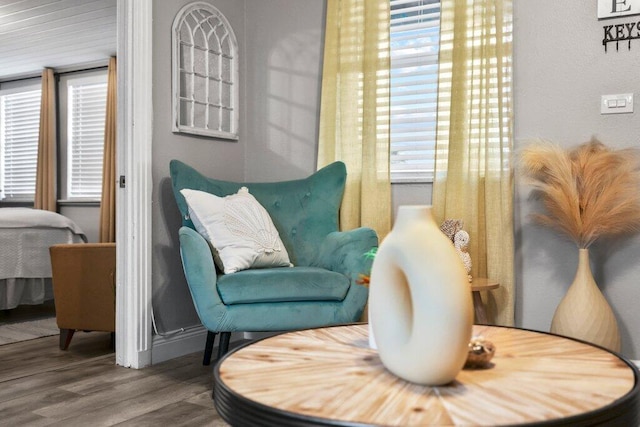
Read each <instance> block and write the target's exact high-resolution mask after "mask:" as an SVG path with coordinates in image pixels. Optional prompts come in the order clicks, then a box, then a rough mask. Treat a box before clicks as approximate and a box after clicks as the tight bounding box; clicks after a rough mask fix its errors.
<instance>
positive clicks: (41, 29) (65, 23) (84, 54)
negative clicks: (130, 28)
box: [0, 0, 117, 80]
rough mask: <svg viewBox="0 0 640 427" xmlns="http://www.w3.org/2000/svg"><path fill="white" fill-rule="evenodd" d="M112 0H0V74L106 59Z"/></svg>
mask: <svg viewBox="0 0 640 427" xmlns="http://www.w3.org/2000/svg"><path fill="white" fill-rule="evenodd" d="M116 5H117V0H0V80H10V79H11V78H15V77H24V76H29V75H39V74H40V73H41V71H42V69H43V68H44V67H51V68H55V69H69V68H73V67H75V66H85V65H87V66H89V65H95V64H97V63H104V64H106V62H107V60H108V58H109V57H110V56H115V54H116V35H117V28H116V16H117V13H116V12H117V9H116Z"/></svg>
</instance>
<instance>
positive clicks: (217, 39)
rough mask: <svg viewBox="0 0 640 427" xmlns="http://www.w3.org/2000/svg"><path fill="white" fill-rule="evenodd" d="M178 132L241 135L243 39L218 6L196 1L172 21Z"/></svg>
mask: <svg viewBox="0 0 640 427" xmlns="http://www.w3.org/2000/svg"><path fill="white" fill-rule="evenodd" d="M172 35H173V57H172V67H173V76H172V79H173V88H172V90H173V132H180V133H190V134H196V135H203V136H210V137H216V138H224V139H233V140H237V139H238V113H239V111H238V81H239V78H238V43H237V41H236V37H235V35H234V33H233V30H232V28H231V25H229V22H228V21H227V19H226V18H225V17H224V15H222V13H220V11H218V10H217V9H216V8H215V7H213V6H211V5H210V4H209V3H205V2H194V3H190V4H188V5H186V6H185V7H183V8H182V9H181V10H180V11H179V12H178V14H177V15H176V18H175V19H174V21H173V30H172Z"/></svg>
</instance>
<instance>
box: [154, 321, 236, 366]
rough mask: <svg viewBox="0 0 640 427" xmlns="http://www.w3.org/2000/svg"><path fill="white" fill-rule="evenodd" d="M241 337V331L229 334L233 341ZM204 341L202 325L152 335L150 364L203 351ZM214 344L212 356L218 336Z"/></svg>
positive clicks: (204, 331)
mask: <svg viewBox="0 0 640 427" xmlns="http://www.w3.org/2000/svg"><path fill="white" fill-rule="evenodd" d="M218 336H219V335H218ZM242 339H244V333H243V332H238V333H236V332H234V333H232V334H231V339H230V340H229V341H230V342H234V341H238V340H242ZM206 342H207V330H206V329H205V328H204V326H193V327H191V328H189V329H185V330H184V331H180V332H176V333H175V334H171V335H166V336H162V335H154V336H153V345H152V348H151V364H152V365H155V364H157V363H161V362H164V361H167V360H171V359H175V358H176V357H180V356H185V355H187V354H191V353H197V352H204V346H205V344H206ZM215 344H216V346H215V347H214V349H213V357H214V358H215V357H216V355H217V354H218V353H217V352H218V349H217V344H218V338H216V343H215Z"/></svg>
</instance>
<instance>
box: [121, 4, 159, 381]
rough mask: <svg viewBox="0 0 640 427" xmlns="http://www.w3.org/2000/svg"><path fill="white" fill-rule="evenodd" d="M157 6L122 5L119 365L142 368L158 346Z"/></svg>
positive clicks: (149, 360) (148, 362)
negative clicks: (154, 329) (154, 256)
mask: <svg viewBox="0 0 640 427" xmlns="http://www.w3.org/2000/svg"><path fill="white" fill-rule="evenodd" d="M152 4H153V1H152V0H118V49H117V50H118V130H117V143H116V152H117V174H118V176H122V177H124V180H125V187H124V188H119V189H118V191H117V192H116V241H117V242H118V244H117V249H116V252H117V253H116V262H117V269H116V364H118V365H120V366H125V367H131V368H136V369H138V368H143V367H145V366H147V365H149V364H150V363H151V346H152V340H151V237H152V234H151V192H152V173H151V172H152V169H151V153H152V151H151V146H152V130H153V127H152V125H153V104H152V79H151V77H150V76H151V75H152V53H151V52H152V47H153V46H152ZM116 185H118V183H117V184H116Z"/></svg>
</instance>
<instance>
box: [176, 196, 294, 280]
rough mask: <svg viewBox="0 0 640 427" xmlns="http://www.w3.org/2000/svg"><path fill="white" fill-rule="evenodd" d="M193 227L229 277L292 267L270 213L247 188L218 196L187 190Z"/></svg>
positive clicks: (186, 197)
mask: <svg viewBox="0 0 640 427" xmlns="http://www.w3.org/2000/svg"><path fill="white" fill-rule="evenodd" d="M180 193H182V195H183V196H184V198H185V199H186V201H187V205H188V206H189V216H190V217H191V221H192V222H193V225H194V226H195V227H196V230H197V231H198V233H200V234H201V235H202V236H203V237H204V238H205V239H207V240H208V241H209V242H210V243H211V245H212V246H213V248H214V260H215V261H216V264H217V265H218V267H219V268H220V269H221V270H222V271H224V273H225V274H229V273H235V272H236V271H240V270H246V269H249V268H264V267H291V266H292V264H291V262H290V261H289V254H288V253H287V250H286V248H285V247H284V245H283V244H282V240H280V235H279V234H278V230H277V229H276V227H275V226H274V225H273V221H271V217H270V216H269V213H268V212H267V211H266V210H265V208H264V207H263V206H262V205H261V204H260V203H259V202H258V201H257V200H256V199H255V197H253V196H252V195H251V194H249V190H248V189H247V188H246V187H242V188H240V190H238V192H237V193H236V194H231V195H229V196H226V197H218V196H216V195H214V194H210V193H207V192H204V191H198V190H190V189H183V190H180Z"/></svg>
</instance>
